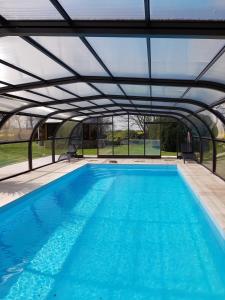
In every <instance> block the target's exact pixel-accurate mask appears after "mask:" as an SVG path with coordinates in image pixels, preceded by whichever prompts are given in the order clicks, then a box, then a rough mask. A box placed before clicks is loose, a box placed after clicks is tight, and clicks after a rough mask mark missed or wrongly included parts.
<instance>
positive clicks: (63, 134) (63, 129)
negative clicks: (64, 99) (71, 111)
mask: <svg viewBox="0 0 225 300" xmlns="http://www.w3.org/2000/svg"><path fill="white" fill-rule="evenodd" d="M76 124H77V122H75V121H72V120H71V121H66V122H65V123H63V124H62V125H61V126H60V127H59V129H58V131H57V133H56V138H69V137H70V134H71V132H72V130H73V129H74V127H75V126H76Z"/></svg>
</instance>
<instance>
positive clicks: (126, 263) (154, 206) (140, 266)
mask: <svg viewBox="0 0 225 300" xmlns="http://www.w3.org/2000/svg"><path fill="white" fill-rule="evenodd" d="M0 213H1V219H0V262H1V263H0V264H1V265H0V276H1V282H0V299H13V300H15V299H49V300H50V299H60V300H64V299H70V300H71V299H80V300H83V299H85V300H86V299H98V300H99V299H107V300H108V299H110V300H111V299H148V300H149V299H150V300H151V299H152V300H153V299H154V300H157V299H163V300H167V299H168V300H169V299H179V300H180V299H202V300H204V299H210V300H213V299H225V274H224V273H225V272H224V270H225V251H224V247H223V246H224V240H223V239H222V237H221V236H220V235H219V234H217V232H216V229H215V227H214V226H213V224H212V222H210V221H209V218H208V217H207V215H206V213H205V212H204V211H203V209H202V208H201V207H200V205H199V203H198V201H197V199H196V197H195V196H194V194H193V192H192V191H191V189H190V188H189V187H188V186H187V184H186V182H185V181H184V180H183V178H182V177H181V175H180V174H179V172H178V171H177V168H176V166H160V165H154V166H150V165H105V164H104V165H96V164H95V165H91V164H89V165H86V166H84V167H82V168H80V169H78V170H76V171H74V172H71V173H69V174H68V175H65V176H63V177H62V178H60V179H57V180H56V181H54V182H52V183H50V184H48V185H46V186H44V187H41V188H40V189H38V190H36V191H34V192H32V193H30V194H28V195H26V196H24V197H22V198H21V199H19V200H17V201H15V202H14V203H11V204H9V205H7V206H5V207H3V208H1V209H0Z"/></svg>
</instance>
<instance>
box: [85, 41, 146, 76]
mask: <svg viewBox="0 0 225 300" xmlns="http://www.w3.org/2000/svg"><path fill="white" fill-rule="evenodd" d="M88 41H89V42H90V44H91V45H92V47H93V48H94V49H95V51H96V52H97V54H98V55H99V56H100V58H101V59H102V60H103V62H104V63H105V64H106V66H107V67H108V68H109V70H110V71H111V73H112V74H113V75H114V76H128V77H148V76H149V73H148V55H147V44H146V39H145V38H128V37H127V38H121V37H94V38H92V37H90V38H88Z"/></svg>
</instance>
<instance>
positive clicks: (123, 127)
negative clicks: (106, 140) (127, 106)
mask: <svg viewBox="0 0 225 300" xmlns="http://www.w3.org/2000/svg"><path fill="white" fill-rule="evenodd" d="M113 150H114V155H128V116H127V115H124V116H117V117H113Z"/></svg>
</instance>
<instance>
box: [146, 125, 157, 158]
mask: <svg viewBox="0 0 225 300" xmlns="http://www.w3.org/2000/svg"><path fill="white" fill-rule="evenodd" d="M160 148H161V145H160V124H154V123H145V155H147V156H148V155H149V156H160V154H161V153H160V152H161V149H160Z"/></svg>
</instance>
